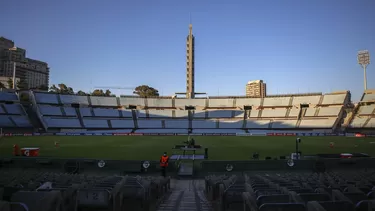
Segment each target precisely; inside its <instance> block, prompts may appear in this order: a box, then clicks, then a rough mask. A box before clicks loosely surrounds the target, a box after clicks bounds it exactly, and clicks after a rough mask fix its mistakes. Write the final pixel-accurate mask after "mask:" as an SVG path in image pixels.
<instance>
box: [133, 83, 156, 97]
mask: <svg viewBox="0 0 375 211" xmlns="http://www.w3.org/2000/svg"><path fill="white" fill-rule="evenodd" d="M133 93H134V94H137V95H139V96H140V97H153V96H159V91H158V90H157V89H155V88H153V87H150V86H147V85H141V86H137V87H136V88H135V90H134V92H133Z"/></svg>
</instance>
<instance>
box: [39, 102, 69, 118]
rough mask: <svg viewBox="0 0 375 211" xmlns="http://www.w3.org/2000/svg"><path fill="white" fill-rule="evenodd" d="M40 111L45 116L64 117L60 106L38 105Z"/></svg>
mask: <svg viewBox="0 0 375 211" xmlns="http://www.w3.org/2000/svg"><path fill="white" fill-rule="evenodd" d="M38 107H39V111H40V113H41V114H42V115H44V116H62V115H63V114H62V112H61V108H60V107H58V106H50V105H38Z"/></svg>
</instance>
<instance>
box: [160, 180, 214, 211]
mask: <svg viewBox="0 0 375 211" xmlns="http://www.w3.org/2000/svg"><path fill="white" fill-rule="evenodd" d="M171 188H172V193H171V195H170V196H169V197H168V198H167V199H166V200H165V201H163V202H162V203H161V204H160V205H159V208H158V209H157V211H187V210H189V211H211V210H213V209H212V208H211V205H210V202H209V201H207V199H206V197H205V195H204V180H172V181H171Z"/></svg>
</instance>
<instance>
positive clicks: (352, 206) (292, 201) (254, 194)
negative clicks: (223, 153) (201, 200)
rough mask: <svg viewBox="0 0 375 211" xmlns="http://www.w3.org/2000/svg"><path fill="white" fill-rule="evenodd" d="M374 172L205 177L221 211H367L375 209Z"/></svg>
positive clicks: (207, 191)
mask: <svg viewBox="0 0 375 211" xmlns="http://www.w3.org/2000/svg"><path fill="white" fill-rule="evenodd" d="M373 174H374V171H373V170H371V171H367V170H366V171H361V170H360V171H356V172H349V171H339V172H325V173H310V172H266V173H260V172H257V173H256V174H252V173H248V174H245V175H243V176H237V175H233V176H228V175H212V176H207V177H206V178H205V195H206V197H207V199H208V200H209V201H210V202H211V203H213V204H220V210H231V211H243V210H259V211H262V210H266V211H273V210H275V211H276V210H277V211H306V210H308V211H312V210H317V211H325V210H327V211H331V210H332V211H333V210H335V211H336V210H337V211H338V210H340V211H362V210H363V211H366V210H373V208H374V207H375V206H374V205H375V201H374V195H373V192H372V190H371V189H372V187H373V181H374V177H373V176H372V175H373Z"/></svg>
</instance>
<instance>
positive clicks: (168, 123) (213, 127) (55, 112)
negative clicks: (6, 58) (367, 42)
mask: <svg viewBox="0 0 375 211" xmlns="http://www.w3.org/2000/svg"><path fill="white" fill-rule="evenodd" d="M29 95H30V101H31V102H30V105H31V106H30V108H24V106H22V105H21V104H20V102H19V98H18V95H17V93H15V92H11V91H10V92H6V91H2V92H1V93H0V102H1V106H0V115H1V116H2V117H5V118H1V122H0V127H2V128H14V127H16V128H32V127H33V126H34V127H41V128H44V130H45V131H57V130H69V129H70V130H72V129H75V130H81V131H85V130H88V131H93V130H96V131H121V132H127V133H193V134H194V133H251V132H252V131H259V130H264V131H270V130H274V131H277V130H283V131H301V130H304V131H309V130H321V131H327V132H335V131H338V130H343V129H346V128H348V129H353V128H362V129H363V128H371V127H374V126H375V118H373V117H374V111H375V110H374V109H375V107H374V105H375V104H374V101H375V100H374V99H375V94H374V92H371V91H368V92H366V93H364V94H363V97H362V99H361V102H359V103H358V104H356V105H355V106H354V108H353V109H350V108H349V107H348V105H349V104H350V92H348V91H343V92H335V93H328V94H324V95H323V94H321V93H315V94H305V95H283V96H268V97H266V98H244V97H226V98H225V97H210V98H199V99H182V98H167V97H159V98H140V97H134V96H129V97H120V98H117V97H101V96H77V95H64V94H54V93H46V92H33V91H30V93H29ZM25 106H28V105H25ZM26 110H27V111H28V112H26ZM30 113H34V114H35V115H32V114H30ZM32 116H36V117H37V119H38V121H35V120H33V119H30V117H32ZM35 122H39V123H40V125H39V126H36V125H34V124H35Z"/></svg>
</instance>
